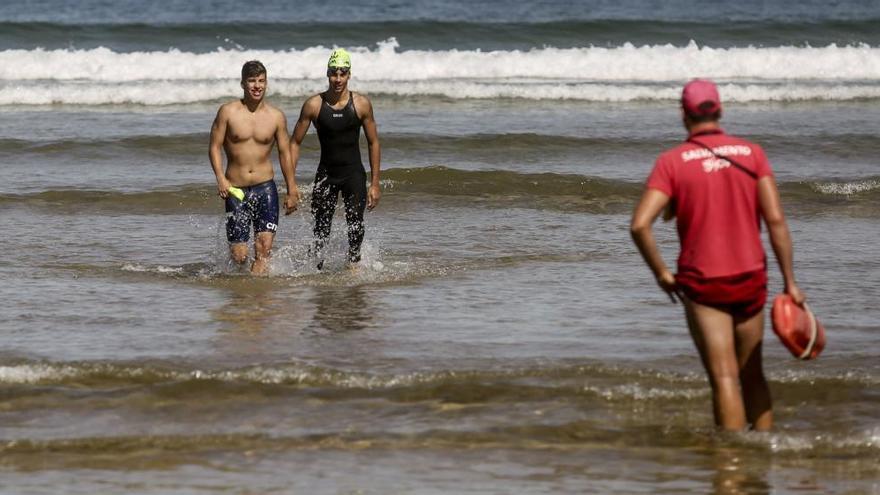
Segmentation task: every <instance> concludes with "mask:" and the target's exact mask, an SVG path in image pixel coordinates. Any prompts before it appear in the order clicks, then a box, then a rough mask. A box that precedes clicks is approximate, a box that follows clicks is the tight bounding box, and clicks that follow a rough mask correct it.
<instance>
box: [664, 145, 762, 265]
mask: <svg viewBox="0 0 880 495" xmlns="http://www.w3.org/2000/svg"><path fill="white" fill-rule="evenodd" d="M691 138H692V139H694V140H697V141H699V142H701V143H705V144H706V145H707V146H709V147H711V148H712V149H713V150H714V151H715V153H717V154H719V155H722V156H729V157H731V158H732V159H733V160H735V161H736V162H737V163H739V164H740V165H742V166H744V167H745V168H747V169H749V170H751V171H753V172H754V173H756V174H757V177H758V179H760V178H761V177H766V176H769V175H772V174H773V171H772V170H771V169H770V164H769V163H767V157H766V156H765V155H764V150H763V149H761V147H760V146H758V145H757V144H754V143H751V142H749V141H746V140H744V139H740V138H737V137H734V136H730V135H727V134H725V133H724V131H723V130H721V129H718V130H714V131H709V132H704V133H700V134H695V135H692V136H691ZM647 187H649V188H653V189H657V190H658V191H662V192H663V193H664V194H666V195H667V196H669V197H670V199H671V201H673V202H674V204H675V209H676V224H677V227H678V239H679V242H680V244H681V252H680V253H679V256H678V271H679V273H690V274H693V275H696V276H698V277H703V278H714V277H725V276H730V275H736V274H739V273H744V272H750V271H755V270H761V269H763V268H764V257H765V255H764V247H763V245H762V244H761V216H760V208H759V204H758V184H757V179H754V178H752V177H750V176H749V175H748V174H747V173H745V172H744V171H742V170H739V169H738V168H737V167H735V166H733V165H731V164H730V163H729V162H728V161H726V160H720V159H718V158H716V157H715V156H714V155H713V154H712V153H711V152H710V151H709V150H707V149H706V148H703V147H702V146H699V145H697V144H693V143H687V142H686V143H683V144H680V145H678V146H676V147H675V148H672V149H671V150H669V151H666V152H665V153H663V154H661V155H660V156H659V157H658V158H657V162H656V163H655V164H654V170H653V171H651V175H650V176H649V177H648V183H647Z"/></svg>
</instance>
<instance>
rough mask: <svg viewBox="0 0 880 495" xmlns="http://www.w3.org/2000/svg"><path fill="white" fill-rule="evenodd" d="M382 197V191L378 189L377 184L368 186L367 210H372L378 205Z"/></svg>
mask: <svg viewBox="0 0 880 495" xmlns="http://www.w3.org/2000/svg"><path fill="white" fill-rule="evenodd" d="M381 197H382V190H381V189H379V184H373V185H371V186H370V190H369V191H367V209H368V210H372V209H373V208H375V207H376V205H378V204H379V198H381Z"/></svg>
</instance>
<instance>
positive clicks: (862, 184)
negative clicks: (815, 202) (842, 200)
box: [814, 180, 880, 196]
mask: <svg viewBox="0 0 880 495" xmlns="http://www.w3.org/2000/svg"><path fill="white" fill-rule="evenodd" d="M814 188H815V190H816V191H818V192H820V193H822V194H837V195H841V196H852V195H853V194H859V193H863V192H869V191H874V190H876V189H880V181H876V180H864V181H855V182H823V183H819V184H816V185H815V186H814Z"/></svg>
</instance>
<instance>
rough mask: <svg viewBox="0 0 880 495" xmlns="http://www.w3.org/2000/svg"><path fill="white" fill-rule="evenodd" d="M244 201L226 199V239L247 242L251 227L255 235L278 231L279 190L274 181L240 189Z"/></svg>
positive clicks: (233, 241)
mask: <svg viewBox="0 0 880 495" xmlns="http://www.w3.org/2000/svg"><path fill="white" fill-rule="evenodd" d="M239 189H241V190H242V191H244V199H243V200H241V201H239V200H238V199H236V198H235V197H233V196H232V195H231V194H230V195H229V196H227V197H226V239H227V240H229V242H231V243H236V242H247V241H248V239H250V234H251V226H253V229H254V233H255V234H256V233H260V232H272V233H274V232H275V231H276V230H278V188H277V187H276V186H275V181H274V180H269V181H266V182H263V183H261V184H256V185H253V186H248V187H240V188H239Z"/></svg>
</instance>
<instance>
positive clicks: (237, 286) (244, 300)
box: [212, 277, 295, 333]
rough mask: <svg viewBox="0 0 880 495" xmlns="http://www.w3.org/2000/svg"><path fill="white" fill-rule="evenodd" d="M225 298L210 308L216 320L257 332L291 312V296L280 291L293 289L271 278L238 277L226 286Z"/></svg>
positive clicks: (230, 328)
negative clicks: (226, 296)
mask: <svg viewBox="0 0 880 495" xmlns="http://www.w3.org/2000/svg"><path fill="white" fill-rule="evenodd" d="M226 288H227V289H228V291H229V299H228V302H227V303H226V304H224V305H223V306H220V307H219V308H217V309H215V310H214V311H213V312H212V316H213V317H214V319H216V320H217V321H219V322H221V323H224V327H226V328H227V329H228V330H231V331H233V332H243V333H259V332H262V331H263V330H265V329H266V327H267V326H269V325H271V324H272V323H273V322H274V321H277V320H278V319H279V318H283V317H284V315H286V314H289V313H291V312H292V308H290V305H291V304H293V300H292V299H291V298H289V297H284V294H283V291H287V292H289V291H291V290H295V289H293V288H291V287H286V286H283V285H279V284H278V283H276V282H275V281H273V280H271V279H264V278H253V277H242V278H241V279H238V278H236V279H235V281H234V282H232V283H230V284H228V285H227V287H226Z"/></svg>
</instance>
